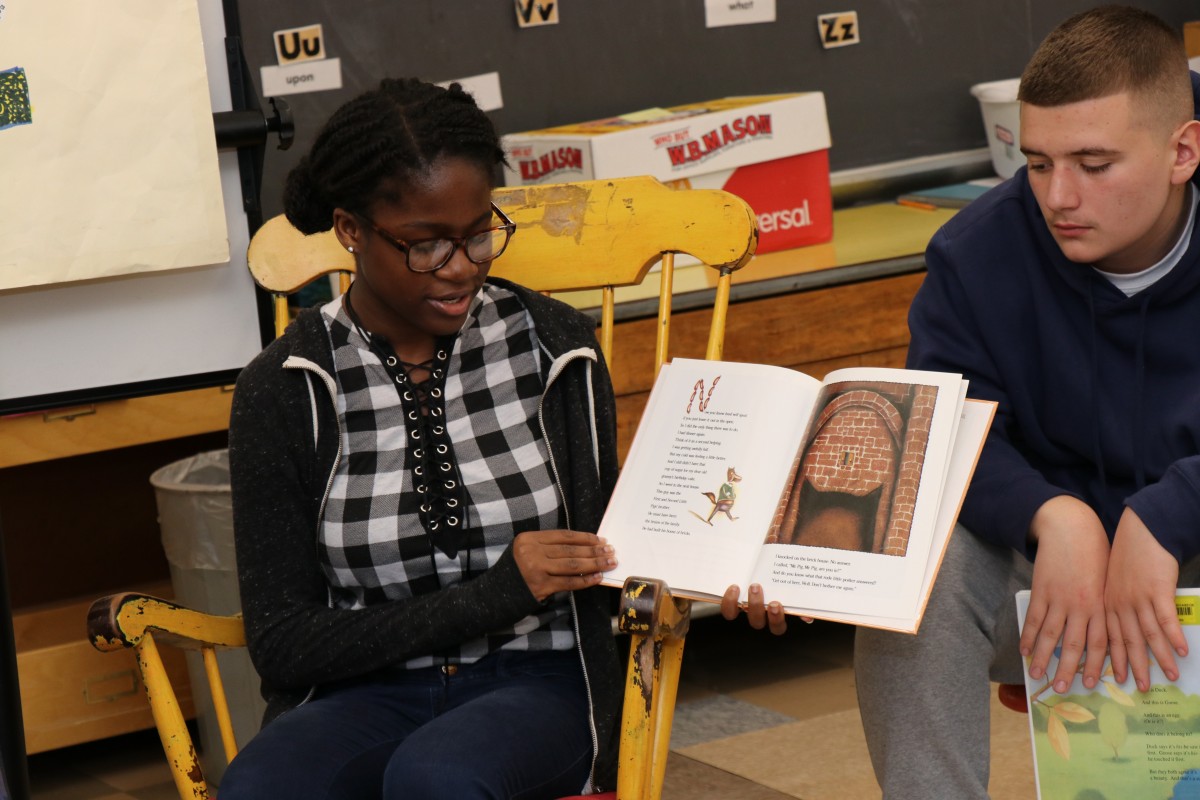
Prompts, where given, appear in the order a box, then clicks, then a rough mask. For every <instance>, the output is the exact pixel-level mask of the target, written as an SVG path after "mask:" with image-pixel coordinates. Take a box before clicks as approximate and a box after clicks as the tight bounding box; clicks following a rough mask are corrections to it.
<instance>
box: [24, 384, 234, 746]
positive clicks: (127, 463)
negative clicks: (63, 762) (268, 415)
mask: <svg viewBox="0 0 1200 800" xmlns="http://www.w3.org/2000/svg"><path fill="white" fill-rule="evenodd" d="M230 398H231V394H230V393H229V392H228V391H222V390H221V389H218V388H214V389H203V390H196V391H190V392H177V393H173V394H165V395H158V396H155V397H144V398H136V399H130V400H119V401H112V402H106V403H98V404H96V405H94V406H86V407H82V408H77V409H66V410H64V411H56V412H49V413H45V414H40V413H39V414H27V415H22V416H16V417H4V418H0V520H2V521H3V531H4V551H5V558H6V561H7V577H8V582H9V590H10V596H11V599H12V606H13V609H14V611H13V630H14V640H15V644H16V647H17V672H18V676H19V679H20V688H21V706H22V716H23V718H24V723H25V744H26V750H27V752H29V753H38V752H41V751H43V750H50V749H55V748H59V747H64V746H67V745H72V744H78V743H80V742H85V741H90V740H93V739H98V738H104V737H107V736H113V735H117V734H120V733H127V732H130V731H134V730H140V729H144V728H149V727H152V726H153V720H152V719H151V717H150V708H149V705H148V703H147V702H146V697H145V693H144V692H143V690H142V685H141V679H140V677H139V674H138V671H137V665H136V663H135V660H134V654H133V652H132V651H122V652H119V653H101V652H99V651H98V650H95V649H94V648H92V646H91V645H90V644H89V643H88V642H87V638H86V615H87V609H88V606H89V605H90V604H91V601H92V600H94V599H95V598H96V597H99V596H101V595H103V594H105V593H108V592H111V591H116V590H119V589H135V588H136V589H142V590H146V591H149V592H151V593H154V594H159V595H162V596H167V597H170V595H171V586H170V582H169V577H168V576H169V572H168V565H167V562H166V558H165V556H164V555H163V553H162V548H161V544H160V537H159V529H158V521H157V514H156V507H155V501H154V492H153V488H152V487H151V486H150V482H149V476H150V473H151V472H153V471H154V470H155V469H157V468H158V467H161V466H163V465H165V464H168V463H171V462H172V461H174V460H176V459H179V458H183V457H186V456H189V455H193V454H194V453H196V452H200V451H202V450H207V449H215V448H219V447H223V446H224V445H225V441H226V432H225V431H226V429H227V427H228V421H229V406H230ZM170 650H171V649H170V648H167V650H166V651H164V657H165V658H166V659H167V660H168V668H169V669H170V670H171V672H172V677H173V678H174V679H179V680H180V682H179V683H178V684H177V685H178V686H180V687H181V688H182V689H183V692H182V696H181V698H180V700H181V704H182V705H183V706H184V710H185V713H186V714H188V715H191V714H192V710H191V702H190V695H189V693H188V691H187V680H186V668H185V666H184V660H183V658H182V654H181V653H176V652H170V654H169V655H166V653H167V651H170Z"/></svg>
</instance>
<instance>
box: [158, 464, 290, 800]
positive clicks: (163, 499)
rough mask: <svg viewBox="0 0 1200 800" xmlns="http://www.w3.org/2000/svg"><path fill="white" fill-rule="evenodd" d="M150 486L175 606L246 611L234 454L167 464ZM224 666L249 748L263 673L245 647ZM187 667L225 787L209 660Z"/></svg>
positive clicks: (204, 756)
mask: <svg viewBox="0 0 1200 800" xmlns="http://www.w3.org/2000/svg"><path fill="white" fill-rule="evenodd" d="M150 484H151V485H152V486H153V487H154V497H155V502H156V503H157V506H158V524H159V529H160V531H161V534H162V544H163V550H164V551H165V552H166V555H167V564H168V566H169V567H170V570H171V585H172V588H173V589H174V591H175V600H176V602H178V603H179V604H181V605H185V606H188V607H189V608H195V609H197V610H199V611H206V612H208V613H211V614H236V613H238V612H240V611H241V609H242V604H241V599H240V597H239V595H238V585H237V559H236V557H235V555H234V545H233V497H232V493H231V491H230V487H229V451H228V450H213V451H210V452H207V453H199V454H197V455H194V456H191V457H190V458H185V459H183V460H181V461H176V462H174V463H171V464H168V465H167V466H165V467H162V468H160V469H157V470H155V471H154V473H153V474H152V475H151V476H150ZM217 663H218V664H219V665H220V667H221V678H222V682H223V683H224V685H225V694H226V697H227V699H228V701H229V714H230V717H231V718H232V721H233V732H234V735H235V737H236V738H237V743H238V746H239V747H244V746H245V745H246V743H247V742H248V741H250V739H251V737H253V736H254V734H255V733H257V732H258V729H259V726H260V724H261V723H262V716H263V712H264V711H265V710H266V702H265V701H264V700H263V699H262V693H261V692H260V689H259V678H258V674H257V673H256V672H255V671H254V665H253V664H251V662H250V654H249V653H248V652H247V651H246V650H245V649H239V650H224V651H222V650H218V651H217ZM187 666H188V677H189V678H190V680H191V684H192V700H193V703H194V704H195V707H196V723H197V727H198V728H199V734H200V736H199V739H200V741H199V743H198V745H199V750H200V759H201V763H202V765H203V767H204V777H205V779H206V780H208V782H209V783H210V784H212V785H214V786H215V785H219V784H220V782H221V776H222V775H224V773H225V767H226V766H228V764H227V763H226V760H225V751H224V748H223V747H222V746H221V733H220V729H219V728H218V727H217V720H216V715H215V712H214V711H213V705H212V695H211V694H210V693H209V690H208V679H207V678H206V677H205V673H204V662H203V659H202V657H201V656H200V654H199V653H198V652H193V651H189V652H188V653H187Z"/></svg>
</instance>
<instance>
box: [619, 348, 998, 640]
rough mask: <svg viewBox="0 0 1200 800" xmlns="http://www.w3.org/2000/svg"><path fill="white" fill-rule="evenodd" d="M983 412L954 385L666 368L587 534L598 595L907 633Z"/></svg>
mask: <svg viewBox="0 0 1200 800" xmlns="http://www.w3.org/2000/svg"><path fill="white" fill-rule="evenodd" d="M994 408H995V405H994V404H993V403H988V402H981V401H975V400H967V399H966V381H964V380H963V379H962V377H961V376H959V375H952V374H947V373H939V372H921V371H915V370H901V369H880V368H866V367H863V368H853V369H844V370H838V371H836V372H832V373H830V374H829V375H827V376H826V378H825V380H824V381H818V380H816V379H815V378H812V377H809V376H807V375H804V374H803V373H800V372H796V371H794V370H790V369H786V368H784V367H775V366H768V365H762V364H745V363H737V362H727V361H697V360H691V359H675V360H674V361H672V362H671V363H669V364H667V365H665V366H664V367H663V369H662V371H661V372H660V374H659V376H658V380H657V381H656V382H655V384H654V389H653V391H652V392H651V394H650V399H649V401H648V402H647V405H646V410H645V412H644V413H643V415H642V419H641V422H640V424H639V425H638V430H637V433H636V434H635V436H634V440H633V444H632V446H631V447H630V450H629V454H628V456H627V457H626V459H625V463H624V466H623V467H622V469H621V476H620V478H619V480H618V482H617V486H616V490H615V491H614V493H613V497H612V500H611V501H610V503H609V506H608V510H607V511H606V513H605V515H604V519H603V521H602V522H601V524H600V530H599V534H600V535H601V536H603V537H605V538H606V539H607V540H608V541H609V543H611V544H612V545H613V547H614V548H615V550H616V557H617V561H618V566H617V567H616V568H615V569H614V570H613V571H611V572H608V573H605V580H604V583H605V584H606V585H610V586H620V585H621V584H622V583H623V582H624V580H625V578H627V577H630V576H638V577H645V578H658V579H661V580H663V581H665V582H666V583H667V585H668V586H669V587H670V589H671V592H672V593H673V594H675V595H678V596H681V597H691V598H693V599H699V600H710V601H719V600H720V597H721V595H722V594H723V593H724V591H725V589H726V588H727V587H728V586H729V585H730V584H737V585H738V586H740V587H742V594H743V597H744V596H745V592H746V589H747V587H748V586H749V585H750V584H751V583H759V584H761V585H762V587H763V592H764V595H765V598H766V600H767V601H768V602H771V601H779V602H780V603H782V604H783V606H784V607H785V609H786V611H787V613H789V614H799V615H802V616H807V617H814V618H819V619H827V620H835V621H839V622H849V623H853V624H856V625H867V626H872V627H878V628H886V629H890V630H897V631H905V632H909V633H915V632H916V631H917V627H918V625H919V623H920V619H921V615H922V613H923V611H924V608H925V602H926V600H927V598H928V596H929V590H930V589H931V588H932V586H933V580H934V576H935V575H936V573H937V568H938V566H939V565H940V563H941V558H942V554H943V553H944V552H945V547H946V543H947V542H948V541H949V538H950V534H951V531H952V530H953V529H954V523H955V520H956V519H957V517H958V510H959V508H960V506H961V504H962V499H963V496H964V495H965V494H966V489H967V485H968V483H969V482H970V479H971V473H972V472H973V470H974V468H975V463H976V460H977V458H978V456H979V451H980V449H981V448H982V446H983V441H984V438H985V437H986V435H987V430H988V427H989V425H990V424H991V419H992V415H993V412H994Z"/></svg>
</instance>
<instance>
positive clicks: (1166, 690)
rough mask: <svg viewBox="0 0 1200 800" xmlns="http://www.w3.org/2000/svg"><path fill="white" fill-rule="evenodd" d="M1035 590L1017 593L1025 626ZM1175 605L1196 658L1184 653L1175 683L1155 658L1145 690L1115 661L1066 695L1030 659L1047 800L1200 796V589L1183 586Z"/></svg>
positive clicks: (1032, 726)
mask: <svg viewBox="0 0 1200 800" xmlns="http://www.w3.org/2000/svg"><path fill="white" fill-rule="evenodd" d="M1028 607H1029V592H1028V591H1023V592H1018V593H1017V618H1018V619H1019V620H1021V622H1022V624H1024V620H1025V612H1026V610H1027V609H1028ZM1175 607H1176V611H1177V613H1178V615H1179V621H1180V623H1182V625H1183V631H1184V634H1185V635H1186V636H1187V640H1188V652H1189V655H1188V656H1187V657H1185V658H1177V659H1176V663H1177V665H1178V666H1179V670H1180V677H1179V680H1177V681H1175V682H1174V683H1172V682H1171V681H1169V680H1167V678H1166V676H1165V675H1164V674H1163V672H1162V670H1161V669H1159V667H1158V665H1157V664H1155V663H1154V662H1153V658H1151V665H1150V681H1151V684H1150V689H1149V691H1146V692H1139V691H1138V690H1137V686H1136V685H1135V684H1134V681H1133V674H1132V671H1130V674H1129V675H1127V676H1126V679H1125V680H1124V681H1122V682H1118V681H1117V680H1116V678H1115V677H1114V676H1113V671H1112V664H1111V663H1109V662H1108V661H1107V660H1106V661H1105V664H1104V669H1103V671H1102V672H1101V677H1100V683H1099V684H1097V685H1096V688H1095V689H1091V690H1089V689H1086V688H1084V686H1083V672H1082V666H1081V667H1080V671H1079V673H1078V674H1077V675H1076V676H1075V682H1074V683H1073V684H1072V685H1071V687H1070V689H1069V690H1068V691H1067V692H1066V693H1065V694H1062V695H1059V694H1056V693H1055V692H1054V689H1053V687H1052V686H1051V681H1052V679H1053V677H1054V671H1055V669H1056V668H1057V665H1058V651H1057V650H1056V651H1055V654H1054V656H1052V657H1051V659H1050V664H1049V667H1048V668H1047V670H1046V675H1045V676H1043V677H1042V678H1040V679H1037V680H1035V679H1033V678H1032V677H1030V675H1029V659H1025V691H1026V695H1027V697H1028V699H1029V730H1030V735H1031V738H1032V742H1033V763H1034V771H1035V773H1036V776H1035V778H1036V783H1037V789H1038V797H1039V798H1040V800H1079V798H1109V800H1117V799H1118V798H1122V799H1124V798H1130V799H1132V798H1137V800H1152V799H1158V798H1161V800H1182V798H1193V797H1200V588H1193V589H1179V590H1178V592H1177V593H1176V598H1175Z"/></svg>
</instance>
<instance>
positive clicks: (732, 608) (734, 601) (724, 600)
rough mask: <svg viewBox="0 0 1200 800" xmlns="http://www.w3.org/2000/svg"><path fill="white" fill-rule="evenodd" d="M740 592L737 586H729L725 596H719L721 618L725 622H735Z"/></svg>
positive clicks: (739, 611) (738, 609)
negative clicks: (725, 620)
mask: <svg viewBox="0 0 1200 800" xmlns="http://www.w3.org/2000/svg"><path fill="white" fill-rule="evenodd" d="M741 593H742V590H741V589H740V588H738V587H737V586H730V587H729V588H728V589H726V590H725V594H723V595H721V616H722V617H724V618H725V619H727V620H735V619H737V616H738V614H739V613H741V609H740V608H738V597H740V596H741Z"/></svg>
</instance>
